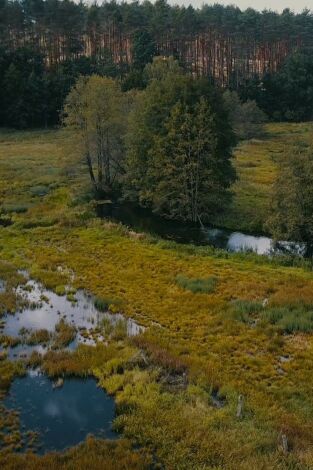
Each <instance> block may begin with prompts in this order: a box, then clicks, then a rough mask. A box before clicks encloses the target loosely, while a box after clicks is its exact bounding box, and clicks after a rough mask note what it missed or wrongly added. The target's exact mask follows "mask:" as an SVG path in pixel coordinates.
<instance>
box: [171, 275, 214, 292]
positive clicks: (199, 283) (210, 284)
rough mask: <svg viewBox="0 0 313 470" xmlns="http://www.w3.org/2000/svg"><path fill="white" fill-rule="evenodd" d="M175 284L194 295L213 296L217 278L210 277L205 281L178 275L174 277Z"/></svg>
mask: <svg viewBox="0 0 313 470" xmlns="http://www.w3.org/2000/svg"><path fill="white" fill-rule="evenodd" d="M176 283H177V284H178V285H179V287H181V288H182V289H186V290H189V291H191V292H193V293H194V294H198V293H201V294H213V292H215V289H216V285H217V278H216V277H215V276H210V277H207V278H205V279H197V278H189V277H186V276H183V275H182V274H179V275H178V276H176Z"/></svg>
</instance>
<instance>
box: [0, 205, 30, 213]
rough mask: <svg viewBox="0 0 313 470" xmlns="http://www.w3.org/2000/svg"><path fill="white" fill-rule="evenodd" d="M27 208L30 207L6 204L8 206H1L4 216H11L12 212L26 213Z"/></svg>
mask: <svg viewBox="0 0 313 470" xmlns="http://www.w3.org/2000/svg"><path fill="white" fill-rule="evenodd" d="M29 207H30V206H29V204H23V203H16V204H14V203H8V204H3V206H2V208H1V209H2V211H3V212H4V213H5V214H11V213H13V212H15V213H16V214H23V213H25V212H27V211H28V209H29Z"/></svg>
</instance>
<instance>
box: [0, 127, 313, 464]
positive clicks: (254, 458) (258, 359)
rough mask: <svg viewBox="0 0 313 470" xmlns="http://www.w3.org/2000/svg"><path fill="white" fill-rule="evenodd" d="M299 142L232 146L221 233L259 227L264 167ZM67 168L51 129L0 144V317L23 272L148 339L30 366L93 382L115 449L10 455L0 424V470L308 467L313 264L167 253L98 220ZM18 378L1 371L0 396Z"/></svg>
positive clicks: (112, 342) (63, 135)
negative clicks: (127, 321)
mask: <svg viewBox="0 0 313 470" xmlns="http://www.w3.org/2000/svg"><path fill="white" fill-rule="evenodd" d="M311 129H312V126H311V124H301V125H299V124H297V125H296V124H275V125H272V124H271V125H268V126H267V133H266V135H265V137H264V139H263V140H260V141H250V142H246V143H243V144H241V145H240V147H239V148H238V149H237V150H236V166H237V168H238V174H239V176H240V179H239V180H238V182H237V183H236V186H235V188H234V192H235V197H234V202H233V206H232V210H231V211H230V213H229V214H228V216H227V217H225V218H224V219H221V220H220V223H221V224H222V225H226V226H227V227H230V228H236V229H241V230H244V229H249V230H256V229H258V228H259V227H260V226H261V225H262V224H263V219H264V217H265V215H264V214H266V211H267V210H268V204H269V200H270V186H271V184H272V182H273V178H274V177H275V171H276V170H275V168H276V166H275V160H276V158H278V157H279V158H283V153H284V146H285V145H289V143H290V142H291V141H292V140H293V139H298V138H308V139H309V138H310V130H311ZM78 155H79V154H78V152H77V149H76V146H75V136H73V135H71V134H69V133H67V132H65V131H63V130H56V131H53V130H49V131H42V132H35V131H34V132H9V131H7V132H5V131H2V133H1V134H0V180H1V181H0V220H6V221H7V223H6V224H5V226H4V224H3V226H2V227H0V260H1V261H0V279H1V280H2V281H4V286H5V288H4V290H0V315H1V314H3V313H4V312H5V311H7V310H10V311H12V312H14V311H15V310H16V309H17V308H19V307H20V305H19V299H18V298H16V296H15V294H14V287H15V286H16V285H18V284H19V283H20V282H23V281H22V278H21V274H19V272H18V270H20V269H23V270H28V271H29V273H30V275H31V277H32V278H34V279H36V280H39V281H41V282H43V283H44V285H45V286H46V287H47V288H49V289H52V290H54V291H55V292H64V290H65V286H67V285H71V287H72V288H73V292H75V289H80V288H83V289H85V290H86V291H89V292H92V293H93V294H94V295H96V296H97V299H98V300H97V301H98V303H99V306H101V305H103V308H105V307H106V306H107V305H108V306H109V307H110V309H111V310H112V311H113V312H123V313H124V314H125V315H126V316H128V317H131V318H134V319H135V320H136V321H137V322H138V323H140V324H142V325H144V326H146V327H148V328H147V329H146V331H145V333H143V334H141V335H139V336H137V337H135V338H133V339H127V338H126V337H125V336H123V334H118V335H114V334H112V335H111V336H110V339H109V340H108V344H107V345H104V344H98V345H97V346H96V347H88V346H80V347H79V348H78V349H77V350H76V351H75V352H66V351H62V350H55V351H50V352H48V353H47V354H46V355H45V356H44V357H38V356H33V357H32V358H31V362H30V363H31V365H38V364H39V365H41V367H42V368H43V370H44V371H45V372H46V373H47V374H48V375H49V376H51V377H58V376H60V375H66V374H68V375H82V376H86V375H89V374H92V375H94V376H95V377H96V378H97V379H98V380H99V384H100V386H102V387H104V388H105V389H106V390H107V391H108V392H109V393H110V394H113V395H114V396H115V399H116V403H117V411H118V413H117V418H116V420H115V423H114V426H115V429H116V430H118V431H120V432H121V436H122V437H123V439H121V440H119V441H117V442H115V443H108V442H105V441H97V440H94V439H92V438H90V439H88V440H87V442H86V443H84V444H82V445H80V446H78V447H77V448H74V449H71V450H69V451H67V452H65V453H63V454H57V453H54V454H48V455H46V456H43V457H42V456H41V457H40V456H37V455H35V454H33V453H31V452H30V453H27V454H26V455H23V454H16V453H14V451H15V450H17V449H18V448H19V440H20V436H19V433H18V424H17V417H16V416H4V417H2V416H3V414H1V419H0V465H1V468H10V469H13V468H14V469H16V468H27V469H28V468H29V469H33V468H38V467H39V468H51V469H52V468H61V469H63V468H64V469H70V468H86V462H88V465H89V466H91V468H104V465H105V468H108V469H111V468H112V469H113V468H114V469H123V468H125V469H126V468H127V469H148V468H159V469H162V468H166V469H169V470H171V469H173V470H174V469H186V470H188V469H190V468H194V469H197V470H198V469H199V470H200V469H201V470H203V469H211V470H213V469H214V470H222V469H223V470H224V469H227V470H228V469H229V470H244V469H246V470H248V469H249V470H250V469H257V470H259V469H260V470H262V469H264V470H265V469H266V470H267V469H269V470H271V469H273V470H274V469H275V470H276V469H278V470H285V469H286V470H287V469H288V470H294V469H295V470H305V469H310V468H312V467H313V447H312V446H313V434H312V426H313V398H312V386H313V376H312V373H311V372H312V366H313V360H312V358H313V355H312V349H313V336H312V331H313V276H312V269H311V264H310V262H306V261H301V260H297V259H290V258H287V257H276V258H268V257H265V256H257V255H255V254H253V253H246V254H244V253H237V254H230V253H227V252H225V251H222V250H217V249H213V248H210V247H195V246H192V245H178V244H175V243H173V242H167V241H164V240H160V239H157V238H156V237H152V236H151V235H149V234H144V235H141V236H138V234H136V233H134V232H133V231H132V230H130V229H129V228H127V227H124V226H122V225H120V224H115V223H112V222H109V221H107V220H100V219H97V218H96V217H95V214H94V205H93V202H92V200H91V195H90V187H89V181H88V175H87V172H86V169H85V167H84V164H83V162H82V161H81V160H80V158H79V156H78ZM235 222H236V225H235ZM0 320H1V319H0ZM25 367H26V365H25V364H24V363H23V362H15V363H12V362H10V361H9V360H8V359H6V358H5V356H3V357H1V360H0V378H1V379H0V393H1V394H2V396H3V395H4V393H5V392H6V390H7V389H8V387H9V386H10V382H11V381H12V380H13V378H14V376H16V375H19V374H23V372H24V370H25ZM239 397H243V398H239ZM238 403H241V406H240V412H238ZM286 441H287V446H286V445H284V443H285V442H286Z"/></svg>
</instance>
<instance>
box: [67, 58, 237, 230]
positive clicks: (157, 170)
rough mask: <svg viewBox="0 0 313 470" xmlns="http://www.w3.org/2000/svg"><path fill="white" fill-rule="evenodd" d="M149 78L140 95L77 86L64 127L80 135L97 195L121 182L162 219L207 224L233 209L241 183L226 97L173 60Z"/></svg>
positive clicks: (111, 87)
mask: <svg viewBox="0 0 313 470" xmlns="http://www.w3.org/2000/svg"><path fill="white" fill-rule="evenodd" d="M145 76H146V80H147V82H148V84H147V86H146V88H145V89H144V90H142V91H138V92H135V93H134V92H124V93H123V92H122V91H121V88H120V85H119V83H118V82H117V81H114V80H113V79H110V78H103V77H99V76H92V77H90V78H81V79H79V81H78V82H77V84H76V85H75V87H74V88H73V89H72V91H71V92H70V94H69V96H68V97H67V100H66V106H65V123H66V125H67V126H69V127H71V128H73V129H75V131H76V132H77V133H78V136H79V138H80V144H81V152H82V155H83V156H84V157H85V159H86V163H87V165H88V169H89V173H90V176H91V180H92V182H93V184H94V186H95V189H96V190H98V191H105V192H110V191H111V190H112V189H113V187H114V184H116V183H119V186H120V188H121V190H122V193H123V194H124V197H126V198H127V199H130V200H133V201H136V202H137V203H139V204H141V205H143V206H146V207H149V208H151V209H152V210H153V211H155V212H157V213H159V214H161V215H164V216H166V217H171V218H176V219H180V220H187V221H192V222H199V221H200V222H202V221H208V220H209V219H210V217H211V216H212V215H213V214H214V213H216V212H217V211H220V210H222V209H223V208H224V207H225V206H226V205H227V203H228V202H229V200H230V191H229V188H230V186H231V184H232V182H233V181H234V179H235V171H234V168H233V166H232V163H231V150H232V147H233V145H234V143H235V135H234V133H233V131H232V128H231V125H230V123H229V119H228V114H227V112H226V110H225V108H224V103H223V98H222V95H221V93H220V91H218V89H216V88H214V87H213V86H212V85H211V84H210V83H209V82H208V80H205V79H194V78H193V77H192V76H190V75H187V74H185V73H184V72H183V70H182V69H181V68H180V67H179V65H178V63H177V62H176V61H175V60H174V59H173V58H169V59H164V58H160V57H159V58H155V59H154V61H153V63H152V64H151V65H148V66H147V67H146V68H145Z"/></svg>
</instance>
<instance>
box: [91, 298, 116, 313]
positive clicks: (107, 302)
mask: <svg viewBox="0 0 313 470" xmlns="http://www.w3.org/2000/svg"><path fill="white" fill-rule="evenodd" d="M118 305H121V300H120V299H114V298H110V297H96V298H95V300H94V306H95V307H96V309H97V310H99V312H107V311H108V310H109V309H110V307H111V306H118Z"/></svg>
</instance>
